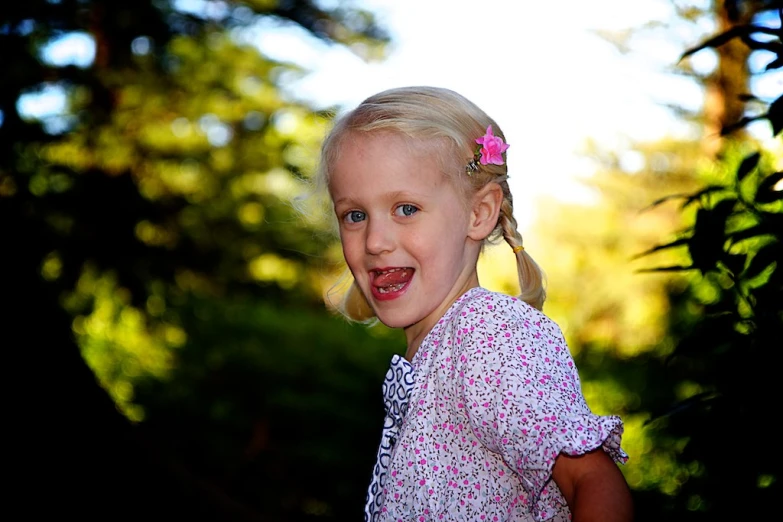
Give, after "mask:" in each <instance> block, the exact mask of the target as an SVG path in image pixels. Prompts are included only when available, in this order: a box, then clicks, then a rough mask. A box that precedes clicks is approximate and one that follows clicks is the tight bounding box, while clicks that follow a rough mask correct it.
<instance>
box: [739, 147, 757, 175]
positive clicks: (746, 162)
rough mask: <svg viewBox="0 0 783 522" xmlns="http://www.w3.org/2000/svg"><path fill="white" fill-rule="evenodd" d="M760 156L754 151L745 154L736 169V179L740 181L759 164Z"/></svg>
mask: <svg viewBox="0 0 783 522" xmlns="http://www.w3.org/2000/svg"><path fill="white" fill-rule="evenodd" d="M760 158H761V154H760V153H758V152H754V153H753V154H751V155H750V156H746V157H745V159H743V160H742V163H740V166H739V168H738V169H737V181H742V180H743V179H744V178H745V176H747V175H748V174H749V173H750V172H751V171H752V170H753V169H755V168H756V165H758V164H759V159H760Z"/></svg>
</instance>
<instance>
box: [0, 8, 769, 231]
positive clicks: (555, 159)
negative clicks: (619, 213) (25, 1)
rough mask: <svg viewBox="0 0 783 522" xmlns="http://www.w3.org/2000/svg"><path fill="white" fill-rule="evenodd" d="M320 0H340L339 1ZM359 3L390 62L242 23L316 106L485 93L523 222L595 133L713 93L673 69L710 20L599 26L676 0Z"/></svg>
mask: <svg viewBox="0 0 783 522" xmlns="http://www.w3.org/2000/svg"><path fill="white" fill-rule="evenodd" d="M699 2H701V3H702V4H705V5H708V4H709V3H710V2H711V0H692V3H694V4H698V3H699ZM319 3H320V4H321V5H323V6H326V7H329V6H330V5H336V4H338V3H339V1H338V0H320V2H319ZM354 3H355V4H357V5H359V6H362V7H364V8H365V9H368V10H370V11H372V12H374V13H376V16H377V19H378V21H379V23H380V24H381V25H382V26H383V27H384V28H386V30H388V31H389V33H390V36H391V40H392V41H391V44H390V48H389V54H388V58H387V59H386V60H384V61H383V62H381V63H371V64H368V63H365V62H364V61H362V60H361V59H360V58H358V57H357V56H356V55H355V54H353V53H351V52H350V51H348V50H346V49H344V48H341V47H339V46H329V45H327V44H324V43H323V42H321V41H320V40H317V39H315V38H314V37H312V36H311V35H310V34H309V33H306V32H305V31H304V30H301V29H298V28H295V27H294V28H292V27H290V26H288V27H283V28H281V26H280V24H279V22H278V21H275V20H271V19H270V18H268V17H265V18H264V19H263V20H262V21H261V22H260V23H259V24H257V25H256V26H255V27H254V28H253V29H252V30H248V31H243V32H242V34H241V35H237V36H238V37H239V38H241V39H243V40H245V41H249V42H252V43H254V44H256V45H257V46H258V47H259V49H260V50H261V51H262V52H264V53H265V54H267V55H268V56H270V57H272V58H276V59H279V60H285V61H291V62H294V63H298V64H300V65H302V66H303V67H304V68H305V69H307V70H309V71H311V73H310V74H308V75H307V76H306V77H305V78H304V79H302V80H299V81H296V82H293V83H290V84H288V85H286V87H287V90H288V91H289V92H290V93H291V95H292V96H294V97H296V98H302V99H306V100H308V101H309V102H311V103H313V104H314V105H315V106H317V107H328V106H334V105H338V106H341V107H343V108H350V107H353V106H355V105H356V104H358V103H359V102H361V100H363V99H364V98H366V97H367V96H369V95H371V94H374V93H376V92H378V91H381V90H384V89H387V88H390V87H395V86H402V85H424V84H427V85H437V86H442V87H448V88H450V89H453V90H456V91H458V92H460V93H461V94H463V95H465V96H467V97H468V98H470V99H471V100H473V101H474V102H475V103H477V104H478V105H479V106H480V107H482V108H483V109H484V110H485V111H486V112H488V113H489V114H490V115H491V116H492V117H493V118H494V119H495V120H496V121H497V122H498V123H499V125H500V126H501V127H502V128H503V131H504V133H505V134H506V137H507V139H508V141H509V143H510V144H511V148H510V149H509V152H508V163H509V173H510V177H511V179H510V181H509V183H510V185H511V190H512V192H513V193H514V200H515V207H516V209H515V215H516V217H517V219H518V220H519V221H520V225H521V226H523V227H524V226H526V225H527V224H528V223H529V222H530V221H531V220H532V219H533V217H534V215H535V213H536V211H537V210H540V209H536V207H535V202H536V201H537V200H538V199H539V197H540V196H541V195H543V194H551V195H556V196H558V197H560V198H564V199H570V200H579V199H583V198H585V197H586V196H587V192H586V191H585V190H584V189H582V188H581V185H580V183H579V182H578V178H579V177H583V176H587V175H589V174H590V173H591V172H592V169H593V168H594V165H593V164H592V163H591V162H589V161H588V160H586V159H585V157H584V156H582V155H580V153H579V151H580V149H581V148H582V147H583V145H584V144H585V142H586V140H592V141H595V142H597V143H600V144H602V145H604V146H606V147H607V148H609V149H611V150H613V151H620V152H622V151H623V150H624V149H625V148H626V147H627V146H628V145H629V143H630V140H654V139H657V138H660V137H663V136H667V135H668V136H683V135H685V134H687V132H688V131H689V128H688V127H687V126H686V125H685V124H683V123H682V122H680V121H678V120H676V119H674V118H672V116H671V115H670V114H669V112H668V111H667V110H666V109H664V107H663V105H662V103H661V102H672V101H676V102H677V103H679V104H682V105H685V106H687V107H689V108H693V109H697V108H698V107H699V106H700V104H701V102H702V98H703V96H702V93H701V92H700V89H699V88H698V87H697V86H696V85H695V84H694V83H693V82H691V81H689V80H687V79H685V78H683V77H681V76H680V77H677V76H676V75H671V74H667V72H669V71H670V70H671V68H672V67H674V65H675V64H676V63H677V60H678V58H679V56H680V54H681V53H682V52H683V51H684V49H685V48H686V47H687V46H688V45H693V44H695V43H697V42H699V41H701V39H702V37H703V35H706V34H712V33H713V32H714V28H713V27H711V26H710V25H705V26H704V27H700V28H693V27H688V26H685V25H682V26H681V27H678V28H677V32H678V34H677V37H678V38H679V40H673V38H672V33H671V32H669V33H666V36H665V37H663V36H661V33H657V34H656V33H655V32H654V31H650V32H648V33H645V34H646V36H645V37H637V38H636V39H635V40H634V42H633V50H634V52H633V53H632V54H630V55H623V54H621V53H620V52H619V51H618V50H617V49H616V48H615V47H614V46H613V45H612V44H610V43H608V42H606V41H605V40H603V39H601V38H600V37H599V36H597V35H596V34H595V32H596V31H599V30H600V31H606V32H623V31H626V30H628V29H631V28H638V27H641V26H643V25H644V24H647V23H655V22H658V21H663V22H668V21H671V20H672V19H673V17H674V14H673V11H672V2H671V0H634V1H628V0H592V1H590V2H586V1H584V0H561V1H560V2H557V3H556V4H552V3H547V2H529V1H513V0H481V1H480V2H476V1H475V0H470V1H469V0H355V1H354ZM175 5H176V6H177V8H178V9H182V10H185V11H190V12H193V13H195V14H198V15H201V16H205V17H211V16H214V17H218V18H220V17H222V16H224V15H225V14H226V11H225V4H223V3H222V2H220V1H211V2H208V1H205V0H175ZM221 6H223V7H222V8H220V7H221ZM140 40H141V39H140ZM141 43H144V42H141ZM134 45H136V42H134ZM44 55H45V56H46V59H47V60H48V61H50V62H52V63H57V64H59V65H64V64H66V63H72V64H74V65H78V66H82V67H87V66H89V65H90V64H91V62H92V60H93V58H94V42H93V41H92V38H91V37H90V36H89V35H87V34H84V33H69V34H68V35H66V36H65V37H63V39H62V41H55V42H53V43H52V44H50V45H49V46H48V49H47V50H46V51H45V52H44ZM691 63H692V65H693V66H694V68H695V69H697V70H699V71H702V72H706V71H709V70H710V69H711V67H712V66H714V64H715V56H714V54H712V51H709V50H707V51H703V52H700V53H698V54H696V55H694V56H693V57H692V58H691ZM763 81H764V82H766V85H767V88H766V89H765V88H763V86H762V88H761V89H759V88H758V87H759V86H758V85H755V86H754V92H756V93H757V94H760V95H761V96H764V94H765V92H764V91H765V90H766V91H768V93H769V96H777V95H779V93H780V92H781V90H783V71H782V72H781V73H780V74H777V73H776V74H774V75H770V74H767V75H764V78H763ZM58 89H59V88H57V87H54V88H48V91H47V89H44V90H43V91H42V92H40V93H35V94H30V95H26V96H23V97H22V98H20V107H19V109H20V112H22V113H26V114H28V115H30V116H33V117H35V116H39V117H41V116H44V115H46V114H57V113H61V112H64V111H65V106H66V105H65V99H64V93H63V92H62V90H61V89H59V90H58ZM759 91H761V92H759ZM1 118H2V115H0V124H1V121H2V119H1ZM61 120H62V118H60V119H57V118H54V119H52V118H49V120H48V121H46V123H47V125H50V126H52V127H53V128H52V131H55V132H56V131H57V128H56V125H57V124H58V122H60V123H59V124H60V125H66V124H67V122H65V121H61ZM628 158H629V159H633V156H632V155H628Z"/></svg>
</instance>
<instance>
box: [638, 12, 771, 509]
mask: <svg viewBox="0 0 783 522" xmlns="http://www.w3.org/2000/svg"><path fill="white" fill-rule="evenodd" d="M722 8H723V9H725V15H726V17H727V18H728V19H729V20H730V21H731V24H730V27H725V26H723V27H721V29H722V31H721V32H720V33H718V34H717V35H715V36H714V37H712V38H709V39H707V40H706V41H704V42H703V43H702V44H700V45H698V46H696V47H693V48H690V49H688V50H687V51H686V52H685V53H684V54H683V57H688V56H691V55H693V54H695V53H698V52H700V51H702V50H704V49H708V48H720V47H722V46H724V45H729V44H732V45H739V44H741V45H745V46H746V47H747V49H748V50H749V51H763V54H764V55H765V56H764V57H765V58H766V59H767V60H766V64H765V65H764V67H763V70H762V71H767V72H768V71H776V70H777V69H781V68H783V9H781V8H780V7H779V6H778V5H776V3H775V2H742V1H737V0H735V1H726V2H725V3H724V4H723V6H722ZM771 13H775V14H776V17H775V18H777V20H774V23H769V22H770V18H769V17H768V16H767V15H769V14H771ZM748 55H750V56H752V54H750V52H748ZM762 74H764V72H762ZM774 96H775V97H774V98H773V99H770V100H768V101H765V100H763V99H761V100H759V99H758V98H755V97H753V96H751V95H748V94H747V93H743V96H742V97H740V100H743V99H744V100H751V99H752V100H754V102H755V103H756V104H761V105H762V106H763V107H765V108H764V110H763V111H761V112H758V111H755V112H750V111H741V112H739V114H735V116H734V117H735V118H736V119H735V120H734V121H732V120H727V121H724V122H722V126H721V129H720V132H721V135H724V136H726V137H727V138H729V140H728V141H727V142H726V144H725V145H724V146H723V147H722V149H721V151H720V152H721V153H720V156H719V162H718V163H717V165H716V171H717V172H716V173H715V175H714V176H713V179H712V180H710V183H709V184H707V185H706V186H702V187H700V188H699V189H698V190H696V191H694V192H692V193H686V194H684V195H674V196H669V197H667V198H665V199H666V200H672V199H674V200H681V201H682V209H684V210H687V209H692V210H689V211H688V214H689V216H691V217H690V218H689V219H688V220H687V226H686V227H684V228H683V229H682V230H681V232H680V233H679V234H678V235H677V236H676V237H675V239H673V240H672V241H670V242H668V243H664V244H661V245H659V246H656V247H654V248H653V249H651V250H650V251H649V252H648V254H652V253H655V252H661V251H668V250H671V249H684V250H685V251H686V254H687V259H686V262H685V263H682V264H681V265H679V266H673V267H660V268H658V269H657V271H671V270H677V271H683V272H689V273H691V274H693V275H692V276H691V277H692V279H691V284H690V285H689V287H688V288H687V291H686V292H684V293H683V294H682V295H681V296H680V299H679V303H678V307H677V309H676V310H675V313H674V314H673V322H672V328H671V336H672V338H673V340H674V345H673V349H672V351H671V354H670V355H669V356H667V357H665V358H661V359H659V360H652V361H649V363H648V364H649V368H650V370H651V371H650V373H649V377H652V378H649V379H648V380H647V382H648V386H649V387H650V388H651V389H653V390H655V392H654V393H652V392H645V393H644V394H643V395H642V396H643V399H644V400H643V401H642V404H641V406H640V410H641V411H648V412H651V413H652V414H653V417H652V424H651V427H650V430H649V432H650V434H651V435H652V436H653V441H654V442H653V449H658V448H676V458H677V460H678V462H679V463H680V465H681V469H682V473H681V476H680V477H679V482H680V484H679V485H678V487H677V488H676V490H674V491H673V492H672V493H673V494H672V496H671V497H670V498H668V499H663V500H664V501H663V502H662V501H661V500H662V499H660V498H648V497H644V498H645V499H646V502H645V504H644V506H645V508H646V509H644V510H642V511H641V512H642V513H643V514H644V515H643V517H642V518H641V519H642V520H658V519H660V518H677V519H681V520H713V519H715V518H716V517H721V518H723V517H726V518H735V519H746V518H747V519H764V518H769V517H771V516H774V515H773V514H774V513H776V512H777V509H778V506H777V501H778V495H779V494H780V476H781V471H783V469H782V468H781V464H783V463H782V462H781V458H780V455H779V452H777V451H775V449H774V445H773V444H774V441H773V437H772V432H771V431H770V430H769V429H767V428H766V427H765V425H764V424H765V423H764V421H763V419H765V418H769V416H770V414H771V412H774V408H775V404H774V403H773V400H774V399H773V398H774V397H775V393H776V382H777V379H778V378H779V376H778V375H777V371H778V366H777V365H774V364H770V363H769V362H770V361H772V360H774V359H775V357H776V355H777V354H776V351H777V345H779V344H780V343H779V342H776V339H777V337H778V336H779V333H780V331H781V329H782V328H783V302H782V301H781V299H780V296H781V295H783V271H781V265H780V262H781V260H783V172H781V171H780V169H781V167H783V163H781V160H782V158H783V157H782V156H781V151H783V148H781V145H782V144H781V142H780V141H779V136H780V132H781V130H782V129H783V111H781V107H783V93H782V92H781V91H780V90H778V91H777V93H775V94H774ZM735 101H736V100H735ZM755 121H765V123H767V124H768V126H767V128H766V129H765V130H768V129H770V128H771V136H772V137H773V138H774V139H775V143H774V144H773V145H772V146H771V147H770V146H767V147H765V146H763V144H761V143H753V142H752V141H750V140H749V139H747V134H746V135H745V136H737V134H736V131H737V130H738V129H744V128H745V126H747V125H748V124H750V123H752V122H755ZM731 138H735V140H731ZM743 138H744V139H743ZM653 270H654V271H656V270H655V269H653ZM745 440H752V441H753V446H754V447H757V448H760V449H761V451H759V452H757V453H755V454H753V455H749V454H748V453H747V452H746V451H745V450H744V448H743V444H742V442H743V441H745ZM738 442H739V444H738ZM639 498H640V499H641V498H642V496H641V495H640V496H639ZM649 508H651V509H649Z"/></svg>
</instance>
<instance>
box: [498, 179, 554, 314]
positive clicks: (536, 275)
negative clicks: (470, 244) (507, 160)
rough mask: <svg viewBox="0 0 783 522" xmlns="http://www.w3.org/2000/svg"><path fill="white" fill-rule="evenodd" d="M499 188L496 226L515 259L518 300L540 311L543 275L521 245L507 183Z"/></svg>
mask: <svg viewBox="0 0 783 522" xmlns="http://www.w3.org/2000/svg"><path fill="white" fill-rule="evenodd" d="M500 186H501V188H502V189H503V204H502V205H501V207H500V217H499V219H498V225H499V227H500V230H501V232H502V234H503V239H505V240H506V243H508V244H509V246H510V247H511V248H512V249H514V255H516V258H517V275H518V276H519V291H520V293H519V298H520V299H521V300H523V301H525V302H526V303H528V304H529V305H530V306H532V307H534V308H537V309H538V310H541V309H542V308H543V306H544V300H545V299H546V291H545V290H544V274H543V272H542V271H541V268H539V266H538V264H537V263H536V262H535V261H534V260H533V258H532V257H531V256H530V254H528V253H527V252H526V251H525V250H524V247H523V245H522V243H523V241H522V235H521V234H520V233H519V230H517V220H516V219H514V204H513V199H512V197H511V192H510V190H509V188H508V183H507V182H506V181H503V182H501V183H500Z"/></svg>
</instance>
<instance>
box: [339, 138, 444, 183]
mask: <svg viewBox="0 0 783 522" xmlns="http://www.w3.org/2000/svg"><path fill="white" fill-rule="evenodd" d="M334 152H335V153H334V154H333V156H332V159H331V161H330V162H329V168H328V172H329V174H328V185H329V188H330V191H331V190H332V189H333V188H335V187H336V185H341V184H342V182H343V181H346V178H347V179H348V180H350V181H351V182H352V183H361V182H362V181H373V182H375V183H378V182H380V181H392V180H395V179H396V180H398V181H402V180H405V182H416V183H417V184H422V183H423V184H428V185H441V184H443V183H444V182H449V183H452V182H453V181H454V180H453V171H454V161H453V159H452V158H450V156H452V155H453V154H449V152H450V147H448V145H447V144H446V142H445V140H440V139H429V140H419V139H413V138H409V137H407V136H405V135H403V134H400V133H397V132H391V131H374V132H348V133H346V134H345V135H344V136H342V137H341V139H340V140H339V142H338V143H337V146H336V147H335V151H334Z"/></svg>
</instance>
